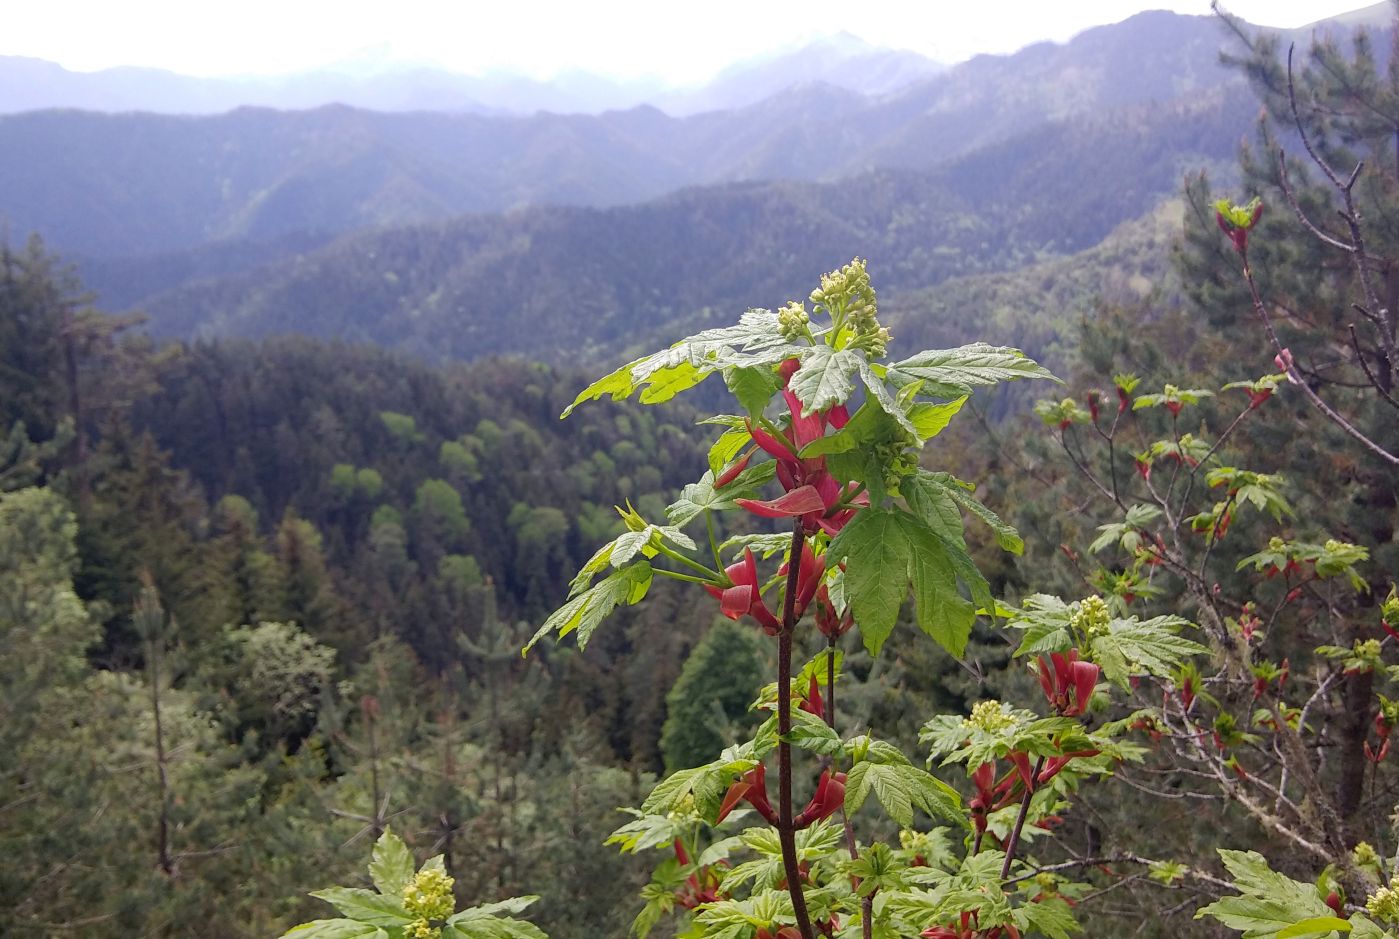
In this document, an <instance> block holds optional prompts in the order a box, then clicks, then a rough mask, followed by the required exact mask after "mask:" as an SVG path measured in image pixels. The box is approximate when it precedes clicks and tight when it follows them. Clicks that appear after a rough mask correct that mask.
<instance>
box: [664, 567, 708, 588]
mask: <svg viewBox="0 0 1399 939" xmlns="http://www.w3.org/2000/svg"><path fill="white" fill-rule="evenodd" d="M651 573H653V574H660V575H661V576H662V577H672V578H674V579H675V580H683V581H685V583H687V584H699V585H701V586H703V587H712V586H714V581H712V580H705V579H704V578H703V577H696V576H695V575H693V574H682V573H680V572H679V571H668V570H666V569H665V568H664V567H652V568H651Z"/></svg>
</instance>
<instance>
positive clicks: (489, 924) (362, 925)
mask: <svg viewBox="0 0 1399 939" xmlns="http://www.w3.org/2000/svg"><path fill="white" fill-rule="evenodd" d="M369 875H370V877H371V878H372V879H373V881H374V890H364V889H361V888H357V887H331V888H329V889H326V890H317V891H314V892H313V893H312V894H311V895H312V896H314V897H316V898H318V899H321V900H324V901H325V902H327V903H329V904H330V905H332V906H334V907H335V908H336V909H337V910H338V911H339V912H340V913H341V914H343V917H342V918H340V919H318V920H312V921H311V922H309V923H302V924H301V925H300V926H293V927H292V928H291V929H290V930H288V931H287V932H286V933H285V934H284V939H285V937H295V939H358V937H365V939H543V937H544V933H543V932H542V931H541V930H540V929H539V928H538V927H537V926H534V925H533V924H531V923H528V922H525V921H524V920H519V919H515V914H518V913H521V912H523V911H524V910H525V909H526V908H528V907H529V906H530V905H531V904H533V903H534V902H535V901H536V900H538V899H539V898H538V897H515V898H513V899H510V900H504V901H501V902H499V903H489V904H486V905H484V906H477V907H471V908H470V909H466V910H462V911H460V912H458V911H457V909H456V900H455V898H454V897H453V896H452V884H453V879H452V878H451V877H449V876H447V874H446V873H445V872H444V869H443V863H442V857H441V856H440V855H439V856H437V857H433V858H429V859H428V860H427V861H426V862H425V863H424V864H423V866H422V867H421V868H415V865H414V863H413V855H412V854H411V853H410V852H409V850H408V848H407V846H406V845H404V843H403V841H402V840H401V839H400V838H399V837H398V836H397V835H395V834H393V832H391V831H385V832H384V833H383V834H382V835H380V836H379V840H378V841H377V842H375V844H374V857H373V860H371V861H370V862H369Z"/></svg>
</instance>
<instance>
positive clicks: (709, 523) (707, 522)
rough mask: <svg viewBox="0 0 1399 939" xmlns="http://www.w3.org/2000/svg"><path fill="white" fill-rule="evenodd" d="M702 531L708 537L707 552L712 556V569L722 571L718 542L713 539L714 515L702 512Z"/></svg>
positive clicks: (722, 565)
mask: <svg viewBox="0 0 1399 939" xmlns="http://www.w3.org/2000/svg"><path fill="white" fill-rule="evenodd" d="M704 530H705V532H706V533H707V534H708V535H709V550H710V551H711V552H713V554H714V567H715V568H716V569H717V570H721V571H722V570H723V569H724V559H723V558H721V557H720V556H719V542H718V541H717V540H716V539H715V537H714V513H713V512H711V511H709V509H705V510H704Z"/></svg>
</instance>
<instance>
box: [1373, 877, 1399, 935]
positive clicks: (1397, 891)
mask: <svg viewBox="0 0 1399 939" xmlns="http://www.w3.org/2000/svg"><path fill="white" fill-rule="evenodd" d="M1365 912H1367V913H1369V914H1370V915H1371V916H1373V917H1374V918H1375V919H1378V920H1384V921H1387V922H1391V923H1399V874H1396V875H1395V876H1394V877H1393V878H1392V879H1391V880H1390V881H1389V886H1388V887H1381V888H1380V889H1378V890H1376V891H1375V893H1374V896H1372V897H1370V898H1369V899H1368V900H1366V901H1365Z"/></svg>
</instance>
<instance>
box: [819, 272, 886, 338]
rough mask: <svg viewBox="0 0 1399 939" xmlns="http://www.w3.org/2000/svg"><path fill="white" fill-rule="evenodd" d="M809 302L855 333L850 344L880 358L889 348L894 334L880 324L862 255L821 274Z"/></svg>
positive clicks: (872, 288)
mask: <svg viewBox="0 0 1399 939" xmlns="http://www.w3.org/2000/svg"><path fill="white" fill-rule="evenodd" d="M810 299H811V302H812V303H813V304H815V305H817V306H823V307H825V308H826V309H827V310H828V311H829V312H830V313H831V316H832V318H833V319H837V321H838V322H842V323H844V325H846V326H849V327H850V329H851V330H852V331H853V332H854V333H855V338H854V340H853V342H852V343H851V344H852V345H853V346H856V347H858V348H861V349H864V350H865V351H866V352H867V353H868V354H869V355H870V357H871V358H879V357H880V356H882V355H884V353H885V352H886V351H887V350H888V348H889V340H891V339H892V338H893V334H892V333H890V332H889V330H887V329H885V328H884V327H883V326H880V325H879V320H878V316H879V305H878V302H877V301H876V299H875V294H874V287H872V286H870V275H869V272H868V271H866V270H865V261H864V259H863V258H855V259H853V260H852V261H851V262H850V263H849V264H847V265H845V266H844V267H842V268H841V269H840V270H838V271H831V272H830V273H829V274H822V275H821V286H820V287H818V288H816V289H815V290H813V291H812V292H811V297H810Z"/></svg>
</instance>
